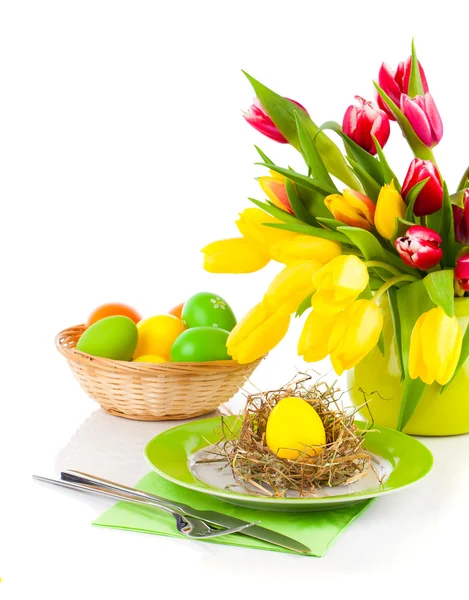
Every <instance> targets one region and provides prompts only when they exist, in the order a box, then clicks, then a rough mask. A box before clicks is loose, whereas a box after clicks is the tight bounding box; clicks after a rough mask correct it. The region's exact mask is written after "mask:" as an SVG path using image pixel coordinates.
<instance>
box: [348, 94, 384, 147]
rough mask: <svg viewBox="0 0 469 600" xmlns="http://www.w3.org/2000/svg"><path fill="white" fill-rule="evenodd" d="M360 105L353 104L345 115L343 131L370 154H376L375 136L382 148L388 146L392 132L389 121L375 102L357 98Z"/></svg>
mask: <svg viewBox="0 0 469 600" xmlns="http://www.w3.org/2000/svg"><path fill="white" fill-rule="evenodd" d="M355 98H356V99H357V100H358V102H359V105H358V106H354V105H353V104H352V105H351V106H349V107H348V108H347V110H346V111H345V115H344V121H343V124H342V130H343V132H344V133H345V135H348V136H349V137H350V138H352V140H353V141H354V142H356V143H357V144H358V145H359V146H361V147H362V148H364V149H365V150H366V151H367V152H369V153H370V154H376V148H375V143H374V141H373V138H372V137H371V136H372V135H374V136H375V137H376V139H377V140H378V142H379V144H380V146H381V148H382V147H383V146H384V145H385V144H386V142H387V141H388V138H389V133H390V131H391V129H390V126H389V119H388V117H387V115H386V113H385V112H384V111H382V110H381V109H380V108H378V106H377V105H376V104H375V103H374V102H369V101H366V100H365V99H364V98H362V97H361V96H355Z"/></svg>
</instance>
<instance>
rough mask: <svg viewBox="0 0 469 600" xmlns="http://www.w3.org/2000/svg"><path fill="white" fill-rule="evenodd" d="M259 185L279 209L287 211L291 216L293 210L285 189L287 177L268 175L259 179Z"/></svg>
mask: <svg viewBox="0 0 469 600" xmlns="http://www.w3.org/2000/svg"><path fill="white" fill-rule="evenodd" d="M258 181H259V185H260V186H261V188H262V191H263V192H264V194H265V195H266V196H267V198H268V199H269V200H270V201H271V202H272V203H273V204H275V206H277V207H278V208H281V209H282V210H286V211H287V212H289V213H290V214H294V213H293V209H292V207H291V204H290V200H289V199H288V194H287V189H286V187H285V177H283V176H282V175H281V176H280V177H269V176H267V175H265V176H263V177H259V179H258Z"/></svg>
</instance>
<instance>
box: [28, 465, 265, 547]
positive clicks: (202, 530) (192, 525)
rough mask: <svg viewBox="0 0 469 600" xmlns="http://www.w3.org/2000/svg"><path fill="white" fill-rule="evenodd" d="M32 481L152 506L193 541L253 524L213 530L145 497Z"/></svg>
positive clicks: (73, 484)
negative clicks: (172, 518) (165, 514)
mask: <svg viewBox="0 0 469 600" xmlns="http://www.w3.org/2000/svg"><path fill="white" fill-rule="evenodd" d="M33 479H35V480H36V481H41V482H43V483H49V484H52V485H56V486H59V487H65V488H68V489H72V490H78V491H80V492H88V493H90V494H95V495H97V496H104V497H105V498H113V499H114V500H123V501H125V502H132V503H134V504H143V505H144V506H152V507H154V508H160V509H161V510H164V511H165V512H167V513H169V514H171V515H173V517H174V518H175V520H176V527H177V529H178V531H179V532H180V533H182V534H183V535H185V536H187V537H189V538H195V539H199V540H200V539H211V538H214V537H220V536H222V535H229V534H230V533H237V532H239V531H242V530H243V529H246V528H248V527H251V526H252V525H254V524H255V523H247V524H245V525H242V526H239V527H233V528H225V529H215V528H213V527H211V526H210V525H209V524H208V523H206V522H205V521H203V520H202V519H197V518H195V517H189V516H187V515H182V514H181V513H179V512H177V511H176V510H174V509H172V508H169V507H168V506H165V505H164V504H159V503H157V502H153V501H151V500H149V499H147V498H145V497H142V496H139V495H137V494H132V493H131V492H130V488H129V492H128V493H127V492H125V493H124V492H123V491H117V490H115V489H114V490H111V489H109V488H106V487H104V486H103V487H100V486H98V485H96V484H90V485H88V484H86V483H80V482H78V481H64V480H58V479H50V478H48V477H42V476H40V475H33Z"/></svg>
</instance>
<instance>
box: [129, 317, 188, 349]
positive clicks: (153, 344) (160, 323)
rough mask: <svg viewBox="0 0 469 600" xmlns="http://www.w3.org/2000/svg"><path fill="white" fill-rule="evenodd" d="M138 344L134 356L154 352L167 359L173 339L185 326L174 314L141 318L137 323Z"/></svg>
mask: <svg viewBox="0 0 469 600" xmlns="http://www.w3.org/2000/svg"><path fill="white" fill-rule="evenodd" d="M137 329H138V344H137V349H136V350H135V353H134V357H135V358H138V357H139V356H147V355H149V354H156V355H158V356H161V357H163V358H165V359H166V360H169V353H170V351H171V347H172V345H173V343H174V340H175V339H176V338H177V337H178V335H180V334H181V333H182V332H183V331H184V330H185V327H184V325H183V322H182V321H181V319H178V318H177V317H175V316H174V315H156V316H154V317H148V318H147V319H143V320H142V321H140V322H139V323H138V324H137Z"/></svg>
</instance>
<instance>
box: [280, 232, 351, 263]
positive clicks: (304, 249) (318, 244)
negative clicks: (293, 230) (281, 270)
mask: <svg viewBox="0 0 469 600" xmlns="http://www.w3.org/2000/svg"><path fill="white" fill-rule="evenodd" d="M341 254H342V247H341V245H340V244H339V243H338V242H333V241H331V240H326V239H324V238H320V237H316V236H314V235H297V236H295V237H293V238H289V239H286V240H283V241H281V242H277V243H276V244H274V245H273V246H271V247H270V256H271V257H272V258H273V259H274V260H277V261H278V262H281V263H284V264H285V265H289V264H291V263H294V262H297V261H299V260H317V261H318V262H320V263H322V264H323V265H325V264H326V263H327V262H329V261H330V260H332V259H333V258H335V257H336V256H340V255H341Z"/></svg>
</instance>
